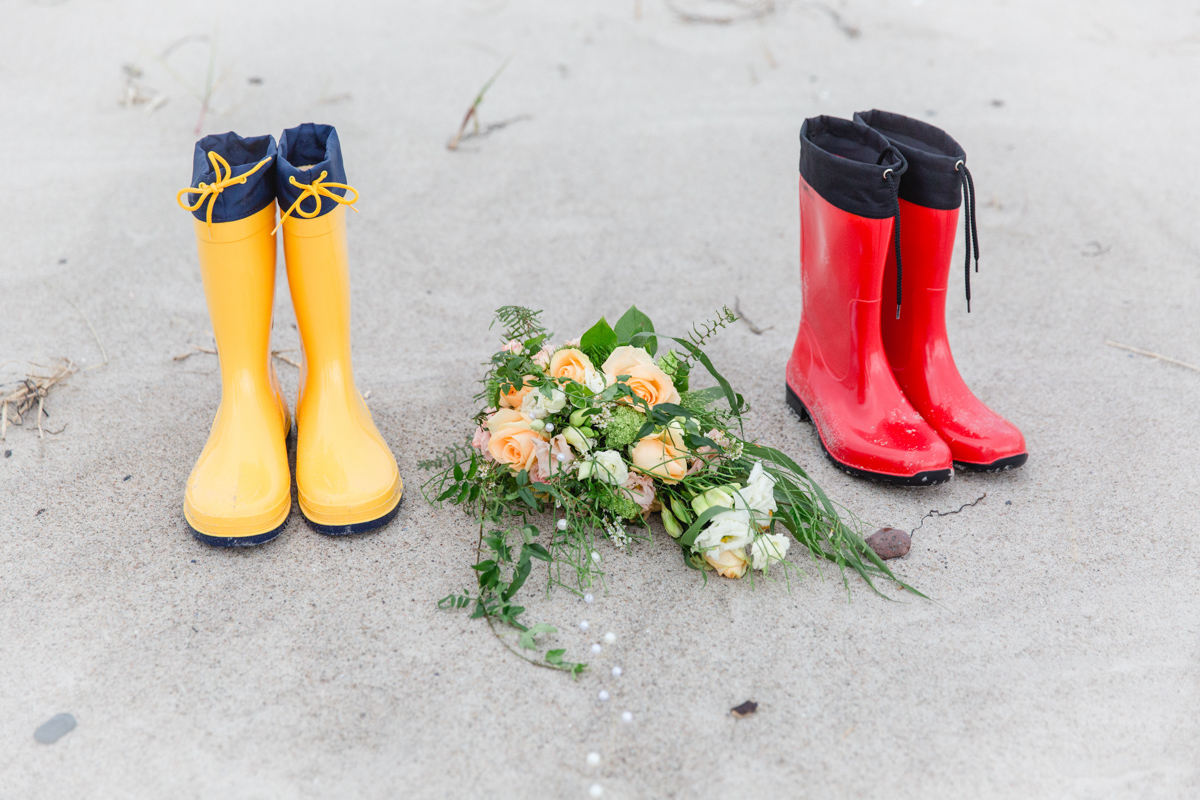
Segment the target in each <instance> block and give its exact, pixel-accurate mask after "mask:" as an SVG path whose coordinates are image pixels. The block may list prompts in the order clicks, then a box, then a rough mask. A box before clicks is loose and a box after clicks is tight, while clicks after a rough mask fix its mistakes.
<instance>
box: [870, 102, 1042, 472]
mask: <svg viewBox="0 0 1200 800" xmlns="http://www.w3.org/2000/svg"><path fill="white" fill-rule="evenodd" d="M854 119H855V121H857V122H862V123H863V124H865V125H868V126H869V127H871V128H872V129H873V130H875V131H877V132H878V133H880V134H882V135H883V136H884V137H886V138H887V139H888V141H889V142H891V144H892V146H893V147H895V148H896V149H897V150H899V151H900V152H901V154H903V155H904V157H905V160H906V161H907V162H908V171H907V172H905V174H904V179H903V181H901V184H900V221H901V229H902V230H903V231H904V237H903V240H902V241H901V244H900V254H901V259H900V263H901V265H902V273H903V277H904V302H903V304H902V306H901V307H902V309H903V313H902V314H901V315H899V317H897V315H896V302H895V299H894V298H893V297H891V295H890V294H888V296H887V297H886V298H885V300H884V303H883V309H882V325H883V346H884V348H885V350H886V351H887V357H888V362H889V363H890V364H891V368H892V374H893V375H895V376H896V382H897V383H898V384H899V385H900V388H901V389H903V390H904V394H905V395H906V396H907V397H908V400H909V402H910V403H912V405H913V407H914V408H916V410H917V411H919V412H920V413H921V416H923V417H924V418H925V420H926V422H928V423H929V424H930V425H932V426H933V428H934V430H936V431H937V432H938V434H939V435H940V436H941V437H942V439H944V440H945V441H946V443H947V444H948V445H950V452H951V453H953V454H954V464H955V466H957V467H959V468H961V469H967V470H973V471H981V472H1000V471H1002V470H1008V469H1015V468H1017V467H1020V466H1021V465H1022V464H1024V463H1025V462H1026V460H1027V459H1028V458H1029V455H1028V454H1027V452H1026V450H1025V438H1024V437H1023V436H1022V435H1021V432H1020V431H1019V430H1017V428H1016V427H1015V426H1014V425H1012V423H1010V422H1009V421H1008V420H1006V419H1004V418H1003V417H1001V416H1000V415H999V414H996V413H995V412H993V411H992V410H991V409H989V408H988V407H987V406H985V405H984V404H983V403H982V402H980V401H979V399H978V398H976V397H975V395H974V394H972V393H971V390H970V389H968V388H967V384H966V383H965V382H964V381H963V379H962V376H961V375H959V373H958V367H957V366H956V365H955V363H954V356H953V355H952V354H951V352H950V342H949V340H948V339H947V337H946V285H947V283H948V281H949V278H950V258H951V255H952V252H953V250H954V236H955V233H956V231H957V230H958V209H959V205H960V203H962V202H963V200H966V201H967V202H966V203H965V209H964V215H965V219H964V222H965V223H966V240H967V241H966V250H967V265H966V270H965V271H966V286H967V310H968V311H970V309H971V272H970V258H971V254H972V252H974V255H975V260H976V269H978V262H979V245H978V237H977V236H976V235H975V224H974V223H975V221H974V216H975V214H974V187H973V185H972V182H971V178H970V173H969V172H968V171H967V166H966V153H965V152H963V149H962V147H961V146H959V144H958V142H956V141H954V140H953V139H951V138H950V137H949V136H948V135H947V134H946V133H945V132H944V131H942V130H941V129H939V128H935V127H934V126H932V125H929V124H927V123H924V122H921V121H919V120H915V119H909V118H908V117H904V116H900V115H899V114H889V113H887V112H884V111H867V112H862V113H859V114H855V115H854ZM895 279H896V254H895V250H894V249H892V250H890V251H889V252H888V259H887V270H886V272H885V274H884V279H883V280H884V285H885V286H887V285H891V283H890V282H892V281H895Z"/></svg>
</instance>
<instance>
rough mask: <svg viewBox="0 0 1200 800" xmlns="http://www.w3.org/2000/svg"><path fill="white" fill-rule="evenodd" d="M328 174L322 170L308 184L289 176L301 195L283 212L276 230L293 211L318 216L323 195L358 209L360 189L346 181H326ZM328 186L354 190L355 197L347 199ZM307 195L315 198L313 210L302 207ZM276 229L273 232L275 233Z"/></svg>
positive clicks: (310, 216)
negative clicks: (330, 189) (356, 204)
mask: <svg viewBox="0 0 1200 800" xmlns="http://www.w3.org/2000/svg"><path fill="white" fill-rule="evenodd" d="M328 174H329V173H328V172H327V171H324V170H322V172H321V174H320V175H318V176H317V177H316V178H314V179H313V182H312V183H307V184H306V183H300V182H299V181H298V180H296V176H295V175H293V176H291V177H290V178H288V183H290V184H291V185H292V186H295V187H296V188H297V189H299V190H300V196H299V197H297V198H296V202H294V203H292V207H291V208H289V209H288V210H287V211H285V212H283V216H282V217H280V218H279V224H278V225H276V226H275V231H278V230H279V228H280V226H281V225H283V221H284V220H285V219H287V218H288V217H289V216H291V214H292V212H293V211H295V212H296V213H297V214H299V215H300V216H302V217H304V218H305V219H312V218H313V217H315V216H317V214H320V213H321V198H322V197H328V198H329V199H330V200H332V201H333V202H335V203H339V204H341V205H344V206H350V208H351V209H353V210H354V211H358V209H357V208H354V204H355V203H357V202H358V189H355V188H354V187H353V186H350V185H349V184H345V183H333V182H332V181H331V182H329V183H326V182H325V176H326V175H328ZM328 186H332V187H333V188H335V189H345V190H346V191H347V192H352V193H353V194H354V199H353V200H347V199H346V198H345V197H342V196H340V195H336V194H334V193H333V192H331V191H329V189H327V188H326V187H328ZM306 197H311V198H312V199H313V202H314V207H313V210H312V211H305V210H304V209H303V208H301V207H300V204H301V203H303V202H304V199H305V198H306ZM275 231H271V232H272V233H274V232H275Z"/></svg>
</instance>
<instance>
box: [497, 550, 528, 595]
mask: <svg viewBox="0 0 1200 800" xmlns="http://www.w3.org/2000/svg"><path fill="white" fill-rule="evenodd" d="M530 569H531V566H530V563H529V559H528V558H526V557H525V554H524V551H522V553H521V560H520V562H519V563H518V564H517V568H516V569H515V570H513V577H512V581H510V582H509V584H508V588H507V589H505V590H504V591H503V592H501V594H500V597H501V598H502V599H504V600H511V599H512V596H513V595H515V594H516V593H517V590H519V589H520V588H521V587H522V586H524V585H525V579H526V578H528V577H529V570H530Z"/></svg>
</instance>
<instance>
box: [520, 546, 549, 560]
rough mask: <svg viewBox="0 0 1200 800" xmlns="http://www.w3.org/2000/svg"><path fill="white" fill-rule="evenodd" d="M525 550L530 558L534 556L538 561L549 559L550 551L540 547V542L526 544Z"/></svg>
mask: <svg viewBox="0 0 1200 800" xmlns="http://www.w3.org/2000/svg"><path fill="white" fill-rule="evenodd" d="M525 552H527V553H528V554H529V555H530V556H531V557H532V558H536V559H538V560H540V561H546V562H549V561H550V560H551V559H550V551H549V550H547V549H546V548H544V547H542V546H541V545H540V544H536V543H535V544H529V545H526V546H525Z"/></svg>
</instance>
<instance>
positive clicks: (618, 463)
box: [579, 450, 629, 486]
mask: <svg viewBox="0 0 1200 800" xmlns="http://www.w3.org/2000/svg"><path fill="white" fill-rule="evenodd" d="M588 478H591V479H592V480H594V481H603V482H604V483H611V484H612V485H613V486H624V485H625V482H626V481H627V480H629V467H627V466H625V459H623V458H621V454H620V453H618V452H617V451H615V450H601V451H600V452H598V453H596V454H595V455H594V456H592V457H591V458H589V459H588V460H587V461H584V462H583V463H582V464H580V465H579V479H580V480H587V479H588Z"/></svg>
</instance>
